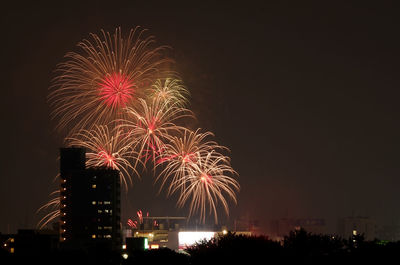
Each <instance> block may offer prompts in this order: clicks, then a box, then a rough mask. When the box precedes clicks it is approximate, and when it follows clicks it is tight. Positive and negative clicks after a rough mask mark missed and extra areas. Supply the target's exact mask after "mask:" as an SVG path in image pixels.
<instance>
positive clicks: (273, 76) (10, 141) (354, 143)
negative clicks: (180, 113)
mask: <svg viewBox="0 0 400 265" xmlns="http://www.w3.org/2000/svg"><path fill="white" fill-rule="evenodd" d="M57 2H58V1H57ZM82 2H83V1H82ZM160 2H161V3H158V2H152V1H150V2H149V1H125V2H114V1H108V2H104V3H100V2H98V1H96V3H91V4H89V3H84V4H83V3H79V2H77V3H74V2H71V1H68V2H65V3H64V4H59V3H58V4H55V3H52V4H50V3H47V2H39V3H38V2H36V1H29V2H28V1H27V3H16V4H15V5H14V6H10V7H2V11H1V13H2V14H1V25H2V27H1V33H2V38H1V46H2V47H1V80H2V81H1V89H2V101H1V104H0V105H1V121H2V123H1V125H2V127H1V128H2V130H1V139H3V147H2V149H3V152H1V160H0V161H1V166H0V170H1V173H0V210H1V214H0V216H1V217H0V232H7V231H10V232H13V231H15V230H16V229H17V228H24V227H33V226H34V225H35V224H36V222H37V221H38V220H39V217H40V216H39V215H36V214H35V211H36V210H37V208H39V207H40V206H41V205H42V204H43V203H45V202H46V201H47V200H48V194H49V193H50V192H51V191H53V190H55V189H56V188H57V183H56V182H53V179H54V176H55V175H56V174H57V172H58V162H57V156H58V148H59V147H60V145H61V144H62V139H61V137H60V136H59V135H58V134H57V133H56V132H55V131H54V129H53V128H54V125H55V122H54V121H51V120H50V117H49V113H50V109H49V106H48V104H47V103H46V96H47V93H48V87H49V85H50V83H51V78H52V77H54V73H53V71H54V69H55V67H56V65H57V63H59V62H61V61H62V60H63V56H64V54H65V53H66V52H68V51H71V50H76V44H77V43H78V42H79V41H80V40H82V39H83V38H87V37H88V34H89V33H90V32H92V33H100V29H105V30H109V31H113V30H114V29H115V27H117V26H121V27H122V29H123V31H124V32H127V31H128V30H129V29H130V28H132V27H135V26H137V25H140V26H143V27H145V28H148V29H150V32H151V34H152V35H155V36H156V39H157V41H158V43H159V44H161V45H169V46H171V47H172V48H173V50H172V54H173V56H174V59H175V60H176V68H177V69H178V71H179V72H180V74H181V76H182V79H183V81H184V83H185V85H186V86H187V88H188V89H189V90H190V92H191V99H190V101H191V106H190V108H191V109H192V110H193V111H194V112H195V114H196V116H197V118H198V123H199V126H201V127H202V128H204V129H206V130H210V131H212V132H214V133H215V134H216V140H217V141H218V142H219V143H220V144H222V145H225V146H227V147H229V148H230V149H231V158H232V165H233V167H234V168H235V169H236V170H237V171H238V172H239V174H240V177H239V181H240V184H241V191H240V193H239V195H238V205H237V206H235V205H232V204H231V206H232V207H231V220H232V219H234V218H239V217H241V218H251V219H257V220H260V222H261V224H262V225H263V226H264V228H265V229H267V228H268V227H267V224H268V220H270V219H273V218H279V217H285V216H289V217H304V218H312V217H316V218H325V219H326V221H327V223H328V227H329V228H330V229H333V231H334V229H335V227H336V221H337V218H338V217H343V216H349V215H351V214H356V215H364V216H372V217H374V218H375V219H376V220H377V221H378V223H379V224H391V223H399V222H400V214H399V211H398V205H399V202H400V193H399V192H398V189H399V186H400V179H399V176H400V174H399V173H400V168H399V151H398V150H399V149H400V140H399V135H400V127H399V122H398V118H399V114H400V106H399V104H398V100H399V99H398V96H399V94H400V93H399V92H398V89H399V87H400V76H399V62H400V52H399V47H400V39H399V28H400V17H399V16H398V13H399V11H400V10H399V9H398V8H397V7H395V6H393V5H391V4H388V3H390V2H385V4H383V3H381V1H378V2H375V3H374V5H367V4H366V3H363V2H369V1H362V2H361V5H359V4H351V3H349V1H344V2H340V1H330V2H327V1H315V3H313V4H304V3H303V2H302V1H301V2H302V3H301V4H300V3H299V1H292V2H285V3H282V2H281V3H280V4H279V5H277V4H272V3H271V4H269V3H264V2H268V1H263V2H261V1H260V2H253V1H243V2H238V3H237V4H233V2H236V1H229V2H228V1H226V2H225V3H214V1H210V2H207V1H182V2H183V3H185V4H182V3H176V2H173V1H160ZM215 2H216V1H215ZM319 2H324V3H323V4H321V3H320V4H317V3H319ZM261 3H262V4H261ZM359 3H360V2H359ZM156 190H157V187H156V188H155V187H154V186H153V184H152V179H150V178H144V179H143V180H142V181H139V180H137V179H136V180H135V185H134V187H133V188H132V190H131V191H130V192H129V193H128V194H127V195H123V197H124V201H125V202H126V201H127V198H128V200H129V205H128V206H126V203H125V208H124V214H125V216H128V215H132V216H133V215H134V214H135V211H136V210H138V209H142V210H143V211H150V214H151V215H172V214H177V215H183V214H185V213H187V212H186V211H185V210H181V211H177V210H175V209H174V203H175V200H174V199H173V198H172V199H169V200H168V199H167V200H166V199H165V195H164V194H161V195H157V192H156ZM221 216H223V214H221ZM222 219H224V218H222Z"/></svg>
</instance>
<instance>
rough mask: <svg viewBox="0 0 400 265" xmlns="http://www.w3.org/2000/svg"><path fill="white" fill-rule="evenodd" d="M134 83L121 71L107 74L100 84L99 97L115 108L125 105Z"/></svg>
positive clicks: (132, 90)
mask: <svg viewBox="0 0 400 265" xmlns="http://www.w3.org/2000/svg"><path fill="white" fill-rule="evenodd" d="M133 88H134V83H133V82H132V80H129V78H128V77H127V76H126V75H124V74H121V73H114V74H111V75H107V76H106V77H105V78H104V80H103V83H102V84H100V87H99V90H100V97H101V99H102V100H103V101H104V102H105V103H106V104H107V106H109V107H112V108H113V109H115V108H122V107H125V106H126V104H127V103H128V101H129V100H130V99H131V98H132V95H133V93H134V89H133Z"/></svg>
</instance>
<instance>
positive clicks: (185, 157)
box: [156, 129, 225, 196]
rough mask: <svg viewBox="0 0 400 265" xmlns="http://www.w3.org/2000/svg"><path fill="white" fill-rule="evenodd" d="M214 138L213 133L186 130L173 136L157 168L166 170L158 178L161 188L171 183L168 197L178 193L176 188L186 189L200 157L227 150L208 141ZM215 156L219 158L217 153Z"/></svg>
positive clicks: (158, 161)
mask: <svg viewBox="0 0 400 265" xmlns="http://www.w3.org/2000/svg"><path fill="white" fill-rule="evenodd" d="M212 136H214V134H213V133H211V132H205V133H200V129H197V130H196V131H190V130H187V129H186V130H184V131H183V134H182V135H181V136H173V137H171V138H170V141H169V142H168V144H166V145H165V150H164V152H163V153H162V154H161V156H160V158H159V159H158V160H157V162H156V165H157V166H164V169H163V170H162V171H161V173H160V174H159V175H158V177H157V178H156V181H160V182H161V187H160V189H161V188H163V186H164V185H166V183H167V182H168V183H169V186H168V191H167V196H169V195H171V193H173V192H175V191H176V187H180V189H185V183H186V180H185V178H186V175H187V174H188V173H190V172H191V171H192V170H193V168H194V167H195V164H196V163H197V161H198V159H199V158H200V157H203V156H206V155H207V154H208V153H209V152H210V151H212V150H219V149H221V150H222V149H225V148H224V147H222V146H219V145H218V144H217V143H216V142H215V141H210V140H207V138H210V137H212ZM212 155H213V156H219V155H220V154H219V153H218V152H216V151H214V152H212Z"/></svg>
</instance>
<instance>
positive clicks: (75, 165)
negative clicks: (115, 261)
mask: <svg viewBox="0 0 400 265" xmlns="http://www.w3.org/2000/svg"><path fill="white" fill-rule="evenodd" d="M60 175H61V191H60V195H61V221H60V222H61V224H60V240H61V242H63V245H64V246H70V247H79V248H81V247H83V248H85V247H93V246H96V247H100V246H101V247H105V248H113V249H120V248H121V243H122V242H121V230H120V221H121V220H120V219H121V217H120V212H121V201H120V178H119V171H117V170H113V169H109V168H105V167H104V168H103V167H100V168H86V167H85V149H83V148H61V149H60Z"/></svg>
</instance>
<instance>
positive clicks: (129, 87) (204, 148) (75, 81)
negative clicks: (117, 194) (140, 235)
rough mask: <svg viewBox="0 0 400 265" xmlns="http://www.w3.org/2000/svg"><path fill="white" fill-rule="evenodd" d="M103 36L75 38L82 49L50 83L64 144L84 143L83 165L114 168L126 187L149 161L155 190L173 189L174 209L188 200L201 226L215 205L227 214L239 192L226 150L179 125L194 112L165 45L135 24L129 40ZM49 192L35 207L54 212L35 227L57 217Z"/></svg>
mask: <svg viewBox="0 0 400 265" xmlns="http://www.w3.org/2000/svg"><path fill="white" fill-rule="evenodd" d="M101 33H102V34H101V35H100V36H98V35H95V34H90V37H91V39H90V40H86V39H85V40H83V41H81V42H79V43H78V47H79V49H80V52H70V53H67V54H66V56H65V62H63V63H61V64H60V65H59V66H58V67H57V70H56V71H57V74H58V75H57V77H56V78H55V79H54V82H53V85H52V86H51V88H50V94H49V98H48V99H49V103H50V106H51V107H52V110H53V111H52V118H54V119H57V120H58V125H57V129H58V130H59V131H61V132H62V133H63V134H64V135H67V137H66V138H65V143H66V145H67V146H77V147H84V148H86V149H87V150H88V152H87V153H86V156H87V159H86V166H88V167H99V166H101V167H108V168H112V169H115V170H118V171H119V172H120V178H121V183H123V184H124V187H125V189H126V190H128V189H129V187H130V186H131V184H132V182H133V180H132V176H134V175H137V176H140V172H139V171H140V170H139V169H138V168H141V169H145V168H147V167H148V166H149V165H150V166H152V168H153V171H154V172H158V175H157V176H156V175H155V182H156V183H159V185H160V190H162V189H164V188H165V189H166V194H167V196H169V195H172V194H175V193H176V194H178V201H177V206H178V207H185V206H186V205H187V206H188V207H189V214H188V216H189V217H193V216H197V217H198V218H199V219H200V220H201V222H203V223H204V222H205V221H206V217H208V216H213V217H214V221H215V223H217V222H218V209H219V207H221V208H222V209H223V211H224V212H225V213H226V214H229V205H228V200H230V201H232V202H234V203H236V193H237V192H238V191H239V189H240V186H239V183H238V182H237V180H236V179H235V177H236V176H238V174H237V173H236V171H235V170H234V169H233V168H232V167H231V164H230V158H229V157H228V156H226V155H224V153H226V152H227V151H229V149H228V148H226V147H223V146H220V145H218V143H217V142H215V141H213V140H212V138H213V137H214V134H213V133H211V132H201V130H200V129H197V130H194V131H193V130H190V129H189V128H186V127H185V126H184V125H183V124H184V122H182V121H183V120H185V119H187V118H189V119H191V118H193V117H194V114H193V113H192V112H191V111H190V110H189V109H188V108H187V106H188V105H189V101H188V97H189V95H190V93H189V92H188V90H187V89H186V87H185V86H184V85H183V82H182V81H181V80H180V79H178V78H177V74H176V73H175V72H172V71H170V70H167V68H168V67H167V66H169V64H170V62H171V61H172V60H170V59H169V58H167V57H166V56H165V49H166V47H165V46H157V45H155V39H154V37H153V36H148V35H147V34H146V33H147V32H146V30H143V29H141V28H139V27H137V28H135V29H132V30H131V31H130V32H129V35H128V36H127V37H126V38H125V37H124V36H123V35H122V31H121V29H120V28H117V29H116V30H115V32H114V33H113V34H110V33H109V32H105V31H101ZM139 164H140V165H141V166H140V167H138V165H139ZM57 194H58V196H57ZM51 195H52V197H55V198H52V199H51V200H50V201H49V202H48V203H46V204H45V205H43V206H42V207H41V208H40V209H39V211H43V210H50V211H51V212H50V213H48V214H47V215H46V216H45V217H43V218H42V219H41V220H40V222H39V226H40V227H44V226H45V225H46V224H47V223H49V222H50V221H52V220H55V219H56V218H57V217H58V216H59V209H57V208H59V207H60V198H59V192H58V193H57V192H54V193H52V194H51ZM129 225H130V226H135V225H136V224H135V223H134V222H133V221H132V220H130V222H129Z"/></svg>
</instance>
